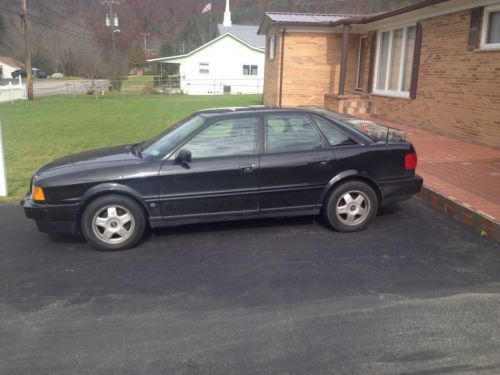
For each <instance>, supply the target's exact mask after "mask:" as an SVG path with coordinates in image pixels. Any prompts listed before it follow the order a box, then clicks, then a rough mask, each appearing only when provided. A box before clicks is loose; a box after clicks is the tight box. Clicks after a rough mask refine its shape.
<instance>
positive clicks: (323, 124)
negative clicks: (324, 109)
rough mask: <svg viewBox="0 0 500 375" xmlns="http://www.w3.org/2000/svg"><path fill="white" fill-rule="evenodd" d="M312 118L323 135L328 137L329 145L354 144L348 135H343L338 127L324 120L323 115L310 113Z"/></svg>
mask: <svg viewBox="0 0 500 375" xmlns="http://www.w3.org/2000/svg"><path fill="white" fill-rule="evenodd" d="M312 118H313V120H314V122H315V123H316V125H317V126H318V128H319V129H320V130H321V132H322V133H323V134H324V135H325V137H326V139H328V143H330V145H331V146H345V145H354V144H356V142H355V141H353V140H352V139H351V138H349V137H348V136H346V135H344V134H343V133H342V132H340V131H339V130H338V129H336V128H335V125H333V124H332V123H331V122H329V121H328V120H325V119H324V118H323V117H320V116H316V115H312Z"/></svg>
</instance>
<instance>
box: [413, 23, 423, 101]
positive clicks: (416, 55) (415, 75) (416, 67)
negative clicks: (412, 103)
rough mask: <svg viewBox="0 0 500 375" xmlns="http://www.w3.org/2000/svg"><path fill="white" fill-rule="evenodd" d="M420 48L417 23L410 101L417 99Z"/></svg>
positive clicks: (420, 35)
mask: <svg viewBox="0 0 500 375" xmlns="http://www.w3.org/2000/svg"><path fill="white" fill-rule="evenodd" d="M421 48H422V24H421V23H420V22H418V23H417V28H416V30H415V52H414V53H413V66H412V71H411V83H410V99H415V98H416V97H417V84H418V71H419V69H420V50H421Z"/></svg>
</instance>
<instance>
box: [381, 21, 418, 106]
mask: <svg viewBox="0 0 500 375" xmlns="http://www.w3.org/2000/svg"><path fill="white" fill-rule="evenodd" d="M410 27H417V24H416V23H407V24H404V25H398V26H393V27H390V28H386V29H380V30H377V52H376V55H375V56H376V59H375V69H373V75H374V76H373V83H372V85H373V86H372V94H376V95H383V96H395V97H398V98H408V99H409V98H410V91H409V90H408V91H403V90H402V88H403V78H404V63H405V59H404V57H405V55H406V48H407V46H406V39H407V34H408V28H410ZM398 29H403V46H402V48H401V56H400V61H399V77H398V90H389V79H390V77H391V69H390V66H391V56H392V42H393V38H394V37H393V35H394V30H398ZM386 31H389V32H390V37H389V49H388V50H387V71H386V76H385V85H384V87H385V88H384V90H380V89H378V88H377V83H378V75H379V67H380V54H381V52H382V51H381V47H382V33H384V32H386Z"/></svg>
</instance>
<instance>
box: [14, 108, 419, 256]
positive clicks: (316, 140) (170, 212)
mask: <svg viewBox="0 0 500 375" xmlns="http://www.w3.org/2000/svg"><path fill="white" fill-rule="evenodd" d="M416 166H417V155H416V153H415V149H414V148H413V146H412V145H411V143H408V142H406V141H404V140H401V141H388V140H382V141H381V140H377V139H374V138H372V137H370V136H368V135H367V134H364V133H363V132H361V131H358V130H356V129H354V128H353V127H351V126H349V125H347V124H345V123H342V122H339V121H337V120H335V119H333V118H331V117H329V116H325V115H324V114H322V113H320V112H318V111H315V110H305V109H270V108H233V109H216V110H206V111H200V112H197V113H195V114H193V115H192V116H190V117H188V118H186V119H184V120H183V121H181V122H179V123H178V124H177V125H175V126H173V127H171V128H169V129H168V130H167V131H166V132H164V133H162V134H160V135H159V136H157V137H155V138H153V139H151V140H148V141H144V142H142V143H137V144H133V145H124V146H119V147H112V148H105V149H100V150H95V151H88V152H83V153H80V154H75V155H71V156H68V157H65V158H62V159H58V160H55V161H53V162H51V163H49V164H47V165H46V166H44V167H42V168H41V169H40V170H39V171H37V172H36V173H35V175H34V176H33V178H32V181H31V186H30V191H29V193H28V194H27V195H26V197H25V198H24V199H23V201H22V205H23V206H24V210H25V213H26V216H27V217H28V218H31V219H34V220H35V221H36V223H37V226H38V228H39V230H40V231H42V232H52V233H54V232H56V233H61V232H69V233H74V234H78V233H81V234H83V236H84V237H85V238H86V239H87V241H88V243H89V244H90V245H92V246H93V247H95V248H96V249H99V250H118V249H124V248H129V247H132V246H134V245H136V244H137V243H138V242H139V241H140V240H141V238H142V236H143V233H144V230H145V228H146V226H147V225H149V226H150V227H152V228H156V227H161V226H176V225H180V224H188V223H199V222H207V221H223V220H235V219H247V218H259V217H274V216H279V217H284V216H297V215H318V214H320V213H321V214H323V215H324V217H325V218H326V220H327V221H328V223H329V224H330V225H331V226H332V227H333V228H334V229H336V230H338V231H341V232H353V231H358V230H362V229H364V228H366V227H367V225H368V224H369V223H370V222H371V221H372V219H373V218H374V217H375V216H376V214H377V210H378V208H379V207H380V206H382V205H385V204H387V203H390V202H396V201H401V200H404V199H408V198H410V197H411V196H412V195H414V194H415V193H417V192H418V191H420V189H421V187H422V178H420V177H419V176H418V175H416V174H415V168H416Z"/></svg>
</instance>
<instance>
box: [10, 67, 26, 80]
mask: <svg viewBox="0 0 500 375" xmlns="http://www.w3.org/2000/svg"><path fill="white" fill-rule="evenodd" d="M10 75H11V76H12V79H16V78H18V77H22V78H26V76H27V74H26V70H24V69H16V70H14V71H13V72H12V73H11V74H10Z"/></svg>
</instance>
